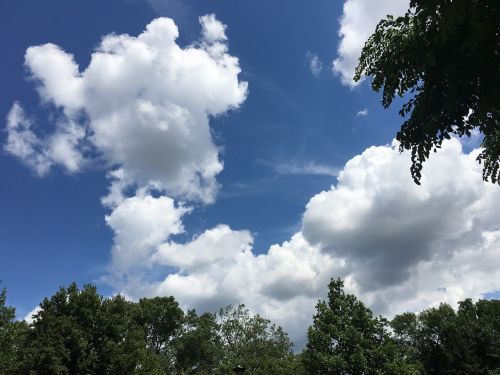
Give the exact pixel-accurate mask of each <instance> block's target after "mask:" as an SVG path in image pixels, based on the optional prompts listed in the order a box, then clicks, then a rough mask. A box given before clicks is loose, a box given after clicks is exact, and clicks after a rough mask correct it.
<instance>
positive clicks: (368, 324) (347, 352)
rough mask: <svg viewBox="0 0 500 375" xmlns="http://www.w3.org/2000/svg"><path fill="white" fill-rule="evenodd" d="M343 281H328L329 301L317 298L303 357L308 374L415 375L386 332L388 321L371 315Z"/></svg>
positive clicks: (416, 371)
mask: <svg viewBox="0 0 500 375" xmlns="http://www.w3.org/2000/svg"><path fill="white" fill-rule="evenodd" d="M343 286H344V283H343V281H342V280H340V279H337V280H332V281H331V282H330V284H329V291H328V301H319V302H318V304H317V305H316V309H317V313H316V315H315V316H314V320H313V325H312V326H311V327H309V330H308V332H307V338H308V343H307V346H306V348H305V350H304V354H303V356H304V357H303V358H304V364H305V367H306V370H307V372H308V373H309V374H315V375H321V374H325V375H326V374H332V375H343V374H350V375H375V374H377V375H378V374H386V375H389V374H391V375H392V374H394V375H396V374H400V375H417V374H419V373H420V366H419V364H418V363H413V362H411V361H409V360H408V358H407V357H406V356H405V354H406V353H405V351H402V350H400V348H399V347H398V346H397V345H396V344H397V343H396V342H395V341H394V340H393V339H392V338H391V337H390V335H389V333H388V331H387V321H386V320H385V319H383V318H379V317H374V316H373V313H372V312H371V311H370V310H369V309H368V308H366V307H365V306H364V305H363V303H362V302H361V301H359V300H358V299H357V298H356V297H355V296H354V295H352V294H346V293H345V292H344V290H343Z"/></svg>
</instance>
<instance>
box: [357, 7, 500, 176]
mask: <svg viewBox="0 0 500 375" xmlns="http://www.w3.org/2000/svg"><path fill="white" fill-rule="evenodd" d="M363 75H367V76H371V77H372V78H373V80H372V83H371V87H372V89H373V90H374V91H377V92H379V91H380V90H382V104H383V105H384V107H386V108H387V107H389V106H390V105H391V103H392V102H393V100H394V98H395V95H398V96H400V97H403V96H404V97H406V98H408V97H409V100H408V102H407V103H406V104H404V105H403V106H402V108H401V110H400V111H399V113H400V115H401V116H403V117H405V116H407V115H409V118H407V119H406V120H405V121H404V123H403V124H402V126H401V130H400V131H399V132H398V133H397V135H396V139H397V140H398V141H399V142H400V151H403V150H411V159H412V166H411V175H412V177H413V179H414V181H415V182H416V183H417V184H420V179H421V170H422V164H423V163H424V162H425V161H426V160H427V159H428V158H429V154H430V152H431V151H432V150H434V151H436V150H437V149H438V148H440V146H441V144H442V142H443V140H444V139H449V138H450V136H451V135H456V136H458V137H463V136H471V134H472V133H473V132H474V131H477V130H479V131H480V132H481V133H482V134H483V136H484V139H483V143H482V146H483V148H484V149H483V151H482V152H481V154H480V155H479V156H478V158H477V159H478V161H479V162H480V163H483V178H484V179H485V180H488V179H490V180H491V181H492V182H494V183H500V124H499V121H500V119H499V115H500V95H499V92H498V88H499V87H500V2H498V0H411V1H410V9H409V10H408V11H407V13H406V14H405V15H404V16H403V17H398V18H396V19H395V18H393V17H392V16H387V18H386V19H384V20H382V21H380V22H379V24H378V25H377V28H376V30H375V33H374V34H373V35H372V36H371V37H370V38H369V39H368V41H367V42H366V44H365V46H364V48H363V51H362V53H361V57H360V60H359V65H358V67H357V68H356V75H355V80H359V79H361V77H362V76H363Z"/></svg>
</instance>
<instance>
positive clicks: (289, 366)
mask: <svg viewBox="0 0 500 375" xmlns="http://www.w3.org/2000/svg"><path fill="white" fill-rule="evenodd" d="M5 299H6V296H5V290H3V291H2V292H1V293H0V349H1V350H0V374H2V375H3V374H6V375H10V374H30V375H45V374H47V375H48V374H61V375H62V374H76V375H78V374H148V375H160V374H179V375H181V374H182V375H185V374H227V373H232V369H233V367H235V366H236V365H237V364H241V365H243V366H245V367H246V368H247V371H246V374H300V373H301V372H300V368H301V366H300V361H298V360H296V358H295V356H294V355H293V353H292V352H291V347H292V343H291V342H290V340H289V339H288V337H287V335H286V333H285V332H284V331H283V330H282V329H281V328H280V327H276V326H275V325H271V324H270V321H268V320H266V319H263V318H261V317H260V316H258V315H256V316H252V315H251V314H250V313H249V311H248V310H247V309H245V308H244V306H242V305H241V306H238V307H237V308H232V307H228V308H226V309H222V310H221V311H220V312H219V314H217V315H216V314H208V313H206V314H203V315H200V316H199V315H197V314H196V312H195V311H194V310H192V311H189V312H188V313H187V314H184V312H183V311H182V310H181V309H180V307H179V305H178V303H177V302H176V301H175V299H174V298H173V297H155V298H143V299H141V300H139V302H137V303H136V302H131V301H127V300H126V299H125V298H123V297H122V296H115V297H113V298H109V299H108V298H103V297H102V296H101V295H99V294H98V293H97V290H96V288H95V287H94V286H92V285H86V286H84V287H83V289H81V290H80V289H78V287H77V285H76V284H71V285H70V286H69V287H68V288H61V289H60V290H59V291H58V292H57V293H55V294H54V295H53V296H52V297H51V298H46V299H44V301H43V302H42V303H41V304H40V311H39V312H38V313H37V314H36V316H35V319H34V322H33V323H32V324H31V325H28V324H27V323H26V322H24V321H23V322H16V321H15V310H14V309H13V308H11V307H8V306H5Z"/></svg>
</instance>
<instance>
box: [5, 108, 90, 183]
mask: <svg viewBox="0 0 500 375" xmlns="http://www.w3.org/2000/svg"><path fill="white" fill-rule="evenodd" d="M33 128H34V126H33V122H32V120H31V119H29V118H27V117H26V115H25V113H24V110H23V108H22V107H21V105H20V104H19V103H14V105H13V106H12V108H11V110H10V111H9V114H8V115H7V141H6V143H5V145H4V149H5V150H6V151H7V152H9V153H10V154H12V155H14V156H16V157H17V158H19V159H20V160H21V161H22V162H23V163H25V164H26V165H27V166H28V167H30V168H31V169H33V170H34V171H35V173H36V174H37V175H39V176H44V175H46V174H47V173H48V171H49V170H50V168H51V167H52V166H53V165H55V164H60V165H61V166H63V167H64V168H65V169H66V170H67V171H68V172H71V173H72V172H77V171H78V170H79V169H80V168H81V166H82V165H83V164H84V163H85V158H84V157H83V155H82V154H81V153H80V152H79V151H78V150H77V148H78V147H79V145H80V143H81V141H82V139H83V138H84V136H85V131H84V130H83V129H82V128H81V127H80V126H78V125H77V124H75V123H71V122H68V123H66V122H60V123H58V124H57V127H56V131H54V133H53V134H51V135H49V136H46V137H39V136H37V134H36V133H35V132H34V131H33Z"/></svg>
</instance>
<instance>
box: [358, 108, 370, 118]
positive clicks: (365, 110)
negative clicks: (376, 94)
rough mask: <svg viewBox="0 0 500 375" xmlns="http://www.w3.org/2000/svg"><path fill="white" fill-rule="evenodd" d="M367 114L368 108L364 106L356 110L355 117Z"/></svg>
mask: <svg viewBox="0 0 500 375" xmlns="http://www.w3.org/2000/svg"><path fill="white" fill-rule="evenodd" d="M366 116H368V108H364V109H361V110H359V111H358V112H356V117H366Z"/></svg>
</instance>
